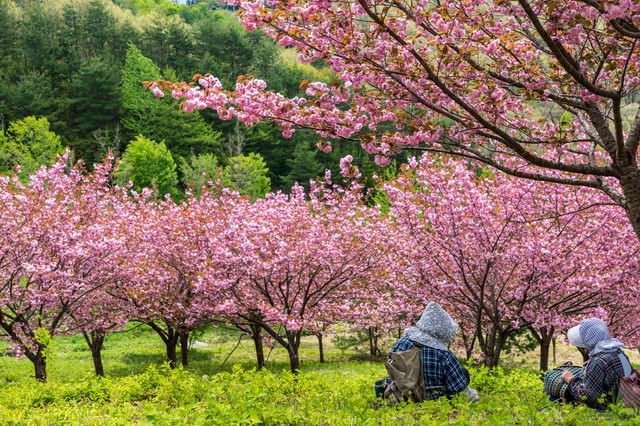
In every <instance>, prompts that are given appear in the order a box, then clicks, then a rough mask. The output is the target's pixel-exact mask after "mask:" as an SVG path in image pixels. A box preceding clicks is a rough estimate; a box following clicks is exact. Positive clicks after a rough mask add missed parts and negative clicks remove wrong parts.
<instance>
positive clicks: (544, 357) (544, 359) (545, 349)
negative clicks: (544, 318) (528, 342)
mask: <svg viewBox="0 0 640 426" xmlns="http://www.w3.org/2000/svg"><path fill="white" fill-rule="evenodd" d="M550 346H551V341H550V340H547V341H543V342H541V343H540V371H547V370H549V347H550Z"/></svg>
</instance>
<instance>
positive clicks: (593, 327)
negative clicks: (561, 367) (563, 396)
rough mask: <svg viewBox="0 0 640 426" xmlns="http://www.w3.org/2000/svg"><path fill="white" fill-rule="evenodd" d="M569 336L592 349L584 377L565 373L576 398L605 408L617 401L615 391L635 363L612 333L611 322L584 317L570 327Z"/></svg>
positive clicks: (585, 365)
mask: <svg viewBox="0 0 640 426" xmlns="http://www.w3.org/2000/svg"><path fill="white" fill-rule="evenodd" d="M567 337H568V339H569V343H570V344H572V345H574V346H577V347H579V348H584V349H586V350H587V351H588V353H589V360H588V361H587V362H586V363H585V364H584V377H583V378H577V377H573V375H572V374H571V373H570V372H565V373H563V375H562V380H563V381H564V382H566V383H569V393H570V394H571V397H572V399H573V400H574V401H576V402H584V403H585V404H587V405H588V406H590V407H592V408H597V409H600V410H602V409H605V408H606V407H607V405H608V404H609V403H610V402H612V401H613V396H612V393H613V392H612V391H613V390H614V388H617V386H618V383H619V382H620V379H621V378H622V377H625V376H628V375H630V374H631V363H630V362H629V359H628V358H627V356H626V355H625V354H624V352H622V348H624V345H623V344H622V342H620V341H619V340H617V339H615V338H613V337H611V336H610V335H609V329H608V328H607V325H606V324H605V323H604V322H603V321H602V320H601V319H599V318H588V319H585V320H583V321H582V322H581V323H580V324H578V325H577V326H575V327H573V328H571V329H569V331H568V332H567ZM601 397H603V398H601Z"/></svg>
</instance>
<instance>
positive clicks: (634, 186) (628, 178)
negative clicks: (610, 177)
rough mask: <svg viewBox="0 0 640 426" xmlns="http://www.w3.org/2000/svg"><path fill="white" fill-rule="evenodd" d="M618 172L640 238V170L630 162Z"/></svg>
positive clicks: (635, 229)
mask: <svg viewBox="0 0 640 426" xmlns="http://www.w3.org/2000/svg"><path fill="white" fill-rule="evenodd" d="M632 163H635V161H632ZM618 172H619V173H620V185H621V186H622V191H623V192H624V196H625V199H626V213H627V217H628V218H629V221H630V222H631V226H632V227H633V230H634V231H635V233H636V236H637V237H638V239H640V171H638V169H637V166H636V165H635V164H629V165H627V166H624V167H619V168H618ZM583 356H584V355H583Z"/></svg>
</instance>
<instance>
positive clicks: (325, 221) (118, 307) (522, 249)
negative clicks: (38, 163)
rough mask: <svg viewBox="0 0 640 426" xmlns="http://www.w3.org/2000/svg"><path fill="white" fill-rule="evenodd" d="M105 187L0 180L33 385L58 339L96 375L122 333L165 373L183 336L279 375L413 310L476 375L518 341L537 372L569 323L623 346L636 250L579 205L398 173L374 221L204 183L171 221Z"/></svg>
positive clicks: (346, 198)
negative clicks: (237, 334)
mask: <svg viewBox="0 0 640 426" xmlns="http://www.w3.org/2000/svg"><path fill="white" fill-rule="evenodd" d="M346 166H347V167H348V164H347V165H346ZM111 174H112V165H111V159H107V160H106V161H105V162H104V163H102V164H97V165H95V167H94V170H93V171H92V172H87V171H86V170H85V169H84V168H83V167H82V165H81V164H78V165H76V166H74V167H69V166H67V165H66V158H61V159H60V160H59V161H58V162H57V163H55V164H54V165H53V166H51V167H50V168H45V167H43V168H42V169H40V170H39V171H38V172H37V173H36V174H34V175H33V176H31V178H30V180H29V182H28V183H23V182H21V181H20V180H19V179H18V178H17V177H2V178H0V327H1V329H2V332H3V333H4V334H5V336H6V338H7V339H9V340H10V341H11V344H12V350H13V351H14V352H15V353H16V355H17V356H26V357H27V358H28V359H29V360H31V361H32V362H33V364H34V368H35V373H36V378H37V379H38V380H43V381H44V380H46V364H47V353H48V350H49V347H50V346H49V345H50V341H51V338H52V336H55V335H62V334H78V333H82V334H84V336H85V337H86V340H87V343H88V344H89V346H90V349H91V352H92V355H93V360H94V364H95V367H96V373H97V374H104V371H103V368H102V361H101V357H100V353H101V349H102V344H103V342H104V338H105V335H106V334H108V333H109V332H111V331H115V330H117V329H119V328H122V327H124V325H125V324H126V323H128V322H131V321H137V322H142V323H145V324H148V325H149V326H150V327H152V328H153V330H155V331H156V332H157V333H158V335H159V337H160V338H161V339H162V340H163V342H164V344H165V346H166V356H167V358H168V360H169V363H170V365H171V366H172V367H175V366H176V365H177V363H178V359H177V350H176V348H177V346H178V345H179V344H180V345H181V347H182V362H183V363H184V364H187V363H188V358H187V355H188V352H187V350H188V336H189V333H191V332H192V331H193V330H195V329H196V328H198V327H200V326H202V325H204V324H208V323H211V322H219V323H220V322H221V323H226V324H230V325H233V326H235V327H238V328H239V329H241V330H243V331H245V332H246V333H247V334H249V335H251V337H252V338H253V340H254V342H255V347H256V357H257V361H258V365H259V366H262V364H263V363H264V355H263V350H262V341H263V336H270V338H272V339H273V340H275V341H276V342H277V343H278V344H280V345H281V346H282V347H284V348H285V349H286V350H287V352H288V354H289V360H290V365H291V370H292V371H297V370H298V369H299V367H300V360H299V355H298V349H299V346H300V340H301V336H302V334H303V332H305V331H309V332H312V333H315V334H317V335H319V336H322V335H323V334H325V333H328V332H330V330H331V326H332V325H334V324H336V323H341V324H349V325H351V326H352V327H353V328H356V329H364V328H367V327H378V328H379V329H381V330H389V329H396V328H398V327H403V326H407V325H410V324H411V323H412V322H413V321H414V320H415V319H416V316H417V315H419V313H420V312H421V311H422V309H423V308H424V305H425V304H426V302H427V301H428V300H436V301H438V302H439V303H441V304H443V305H444V306H445V308H446V309H447V310H448V311H449V312H450V313H451V314H452V316H453V317H454V318H455V319H456V320H457V321H458V322H459V323H460V325H461V329H462V340H463V342H464V345H465V348H466V351H467V355H468V356H471V355H472V354H474V353H478V352H479V353H480V354H481V356H482V358H483V360H484V363H485V364H486V365H488V366H496V365H498V362H499V358H500V352H501V350H502V349H503V348H504V346H505V343H506V342H507V341H508V339H509V338H511V337H512V336H513V335H514V334H517V333H519V332H522V331H523V330H527V331H529V332H530V333H532V335H533V336H534V337H535V338H536V339H537V340H538V342H539V343H540V345H541V347H542V351H541V367H542V368H546V366H547V365H546V363H547V359H548V358H545V357H548V352H549V344H550V342H551V340H552V338H553V337H554V336H556V335H558V334H559V333H560V332H561V331H562V330H565V329H566V328H567V327H568V326H570V325H573V324H574V323H575V322H577V321H578V320H579V319H580V318H582V317H584V316H587V315H598V316H601V317H603V318H605V319H606V320H607V321H608V322H609V324H610V326H611V329H612V330H613V331H614V332H615V333H616V334H617V335H618V336H619V337H621V338H622V340H623V341H624V342H625V343H626V344H627V345H629V346H634V345H637V344H638V342H640V340H639V337H640V334H639V333H638V329H637V328H638V327H637V326H636V325H637V324H638V322H639V321H638V320H639V318H638V311H637V309H634V307H636V306H637V302H638V300H637V298H638V295H637V294H638V292H637V291H636V283H637V273H636V271H638V265H637V256H636V253H637V250H638V248H639V245H638V240H637V239H636V238H635V235H634V233H633V229H632V228H631V226H630V225H629V222H628V220H627V218H626V216H625V212H624V210H623V209H622V208H620V207H618V206H614V205H612V203H611V202H610V201H609V199H608V198H607V197H606V195H604V194H603V193H601V192H597V191H596V190H593V191H591V190H585V189H579V190H578V189H576V188H574V187H569V186H559V185H550V184H544V183H540V182H535V181H529V180H519V179H514V178H511V177H508V176H506V175H502V174H498V173H496V174H491V173H489V172H487V170H485V169H482V168H480V167H479V166H478V165H477V164H474V163H468V162H460V161H454V160H451V159H447V158H445V157H432V158H428V157H424V158H422V159H421V160H419V161H418V160H415V159H411V161H410V162H409V164H407V165H405V166H403V172H402V173H401V174H400V176H398V177H397V178H395V179H394V180H392V181H389V182H387V183H386V184H384V186H381V187H380V188H379V189H378V191H379V192H378V195H377V196H376V197H373V199H376V200H378V203H377V204H376V203H374V202H372V197H370V195H371V194H369V193H367V192H366V191H365V190H364V189H363V188H362V187H360V186H359V185H358V184H357V183H353V184H352V186H351V187H350V188H346V189H345V188H341V187H338V186H336V185H333V184H332V183H331V177H330V176H329V175H327V176H326V177H325V180H324V181H323V182H318V183H312V185H311V187H310V190H309V191H308V192H307V193H305V191H304V190H303V189H302V187H299V186H295V187H294V188H293V190H292V191H291V194H290V195H286V194H282V193H275V194H269V195H267V197H266V198H264V199H258V200H256V201H255V202H251V201H250V200H249V199H247V198H245V197H241V196H240V195H238V194H237V193H233V192H231V191H229V190H226V189H223V188H220V187H218V186H217V185H216V184H215V183H210V185H209V187H208V188H207V189H206V190H203V191H202V193H201V194H200V195H199V196H198V197H196V196H194V195H191V196H188V197H187V198H186V199H185V200H183V201H181V202H180V203H179V204H176V203H175V202H173V201H172V200H171V199H170V198H169V197H166V198H165V199H163V200H158V199H156V198H154V197H153V192H152V191H150V190H149V191H148V190H144V191H142V193H136V192H134V191H132V190H131V189H130V188H121V187H118V186H112V185H111V183H110V182H111ZM381 194H382V195H381ZM374 204H375V205H374ZM621 242H623V243H621Z"/></svg>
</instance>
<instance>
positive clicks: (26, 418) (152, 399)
mask: <svg viewBox="0 0 640 426" xmlns="http://www.w3.org/2000/svg"><path fill="white" fill-rule="evenodd" d="M326 340H327V342H326V358H327V362H325V363H323V364H321V363H319V362H317V356H318V355H317V341H316V339H315V338H313V337H308V338H305V339H304V340H303V343H302V347H301V358H302V373H301V374H300V375H299V376H298V377H293V376H291V375H290V374H289V373H288V364H287V356H286V353H285V352H284V351H283V350H282V349H280V348H275V349H274V350H273V351H272V352H271V354H270V355H269V361H268V363H267V369H266V371H263V372H255V370H254V354H253V346H252V342H251V340H250V339H247V338H244V339H242V340H241V342H240V345H239V346H238V347H237V349H235V351H233V352H232V350H233V348H234V347H235V346H236V344H237V342H238V334H237V333H236V332H234V331H228V330H223V329H215V330H208V331H207V332H206V333H205V334H204V335H202V336H201V337H199V341H200V342H202V343H200V344H198V345H197V346H198V347H195V348H193V349H192V350H191V352H190V358H191V360H190V366H189V367H188V368H187V369H185V370H182V369H179V370H177V371H169V369H167V368H166V366H164V362H163V361H164V360H163V355H162V354H163V346H162V343H161V341H160V339H159V338H158V337H157V336H156V335H155V334H154V333H153V332H151V331H150V330H148V329H145V328H137V329H135V330H131V331H128V332H126V333H118V334H114V335H110V336H108V337H107V340H106V342H105V349H104V351H103V358H104V364H105V372H106V374H107V377H106V378H105V379H100V380H98V379H95V378H94V377H93V374H92V373H93V366H92V363H91V356H90V354H89V352H88V351H87V350H86V344H85V342H84V340H83V339H82V337H80V336H74V337H66V338H57V339H55V347H54V355H53V358H52V359H51V360H50V363H49V369H48V372H49V383H48V384H44V385H43V384H38V383H35V382H34V380H33V371H32V366H31V364H30V363H29V361H28V360H16V359H15V358H13V357H9V356H0V385H1V386H2V387H1V388H0V389H2V392H0V424H305V425H306V424H329V425H333V424H391V423H395V424H474V425H475V424H491V425H493V424H541V425H543V424H556V423H557V424H640V421H639V420H637V419H636V418H635V417H632V416H631V414H632V413H630V412H629V411H628V410H624V409H620V408H618V407H614V408H613V410H610V411H609V412H607V413H596V412H594V411H592V410H590V409H588V408H586V407H579V408H574V407H571V406H561V405H558V404H552V403H548V402H547V401H546V398H545V397H544V395H543V393H542V390H541V388H542V383H541V381H540V380H539V375H538V373H537V372H536V370H535V366H536V365H537V355H536V354H534V353H531V354H527V355H526V356H511V355H507V356H506V357H505V366H506V367H505V368H504V369H498V370H495V371H489V370H485V369H481V368H472V369H471V372H472V386H473V387H475V388H476V389H477V390H478V391H479V393H480V395H481V401H480V403H478V404H469V403H467V402H466V401H465V400H464V398H462V397H456V398H453V399H451V400H446V399H445V400H441V401H434V402H426V403H423V404H419V405H415V404H408V405H401V406H396V407H384V406H379V403H378V401H376V400H375V398H374V396H373V392H372V383H373V382H374V381H375V380H376V379H378V378H381V377H383V376H384V375H385V371H384V366H383V365H382V362H381V361H379V360H371V359H367V357H366V356H364V355H363V354H362V353H361V352H358V351H355V350H353V349H349V350H344V351H343V350H340V349H338V348H336V347H335V346H334V345H333V344H332V342H331V340H330V339H326ZM389 343H390V341H389V342H386V344H385V347H384V348H383V349H384V350H386V349H388V348H387V346H388V344H389ZM5 347H6V345H5V344H4V343H2V344H0V353H4V350H3V349H4V348H5ZM268 350H269V349H268V348H267V352H268ZM231 352H232V353H231ZM573 352H574V351H573V350H571V349H570V348H568V347H566V346H565V345H559V347H558V355H557V358H558V359H557V360H558V362H561V361H564V360H566V359H572V360H573V361H574V362H576V363H578V362H579V360H580V357H579V354H577V352H576V354H575V356H574V353H573ZM230 353H231V355H229V354H230ZM636 354H637V353H636ZM227 358H228V359H227ZM634 358H635V359H634V361H636V362H637V361H638V359H637V356H635V357H634ZM225 359H226V361H225Z"/></svg>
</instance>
